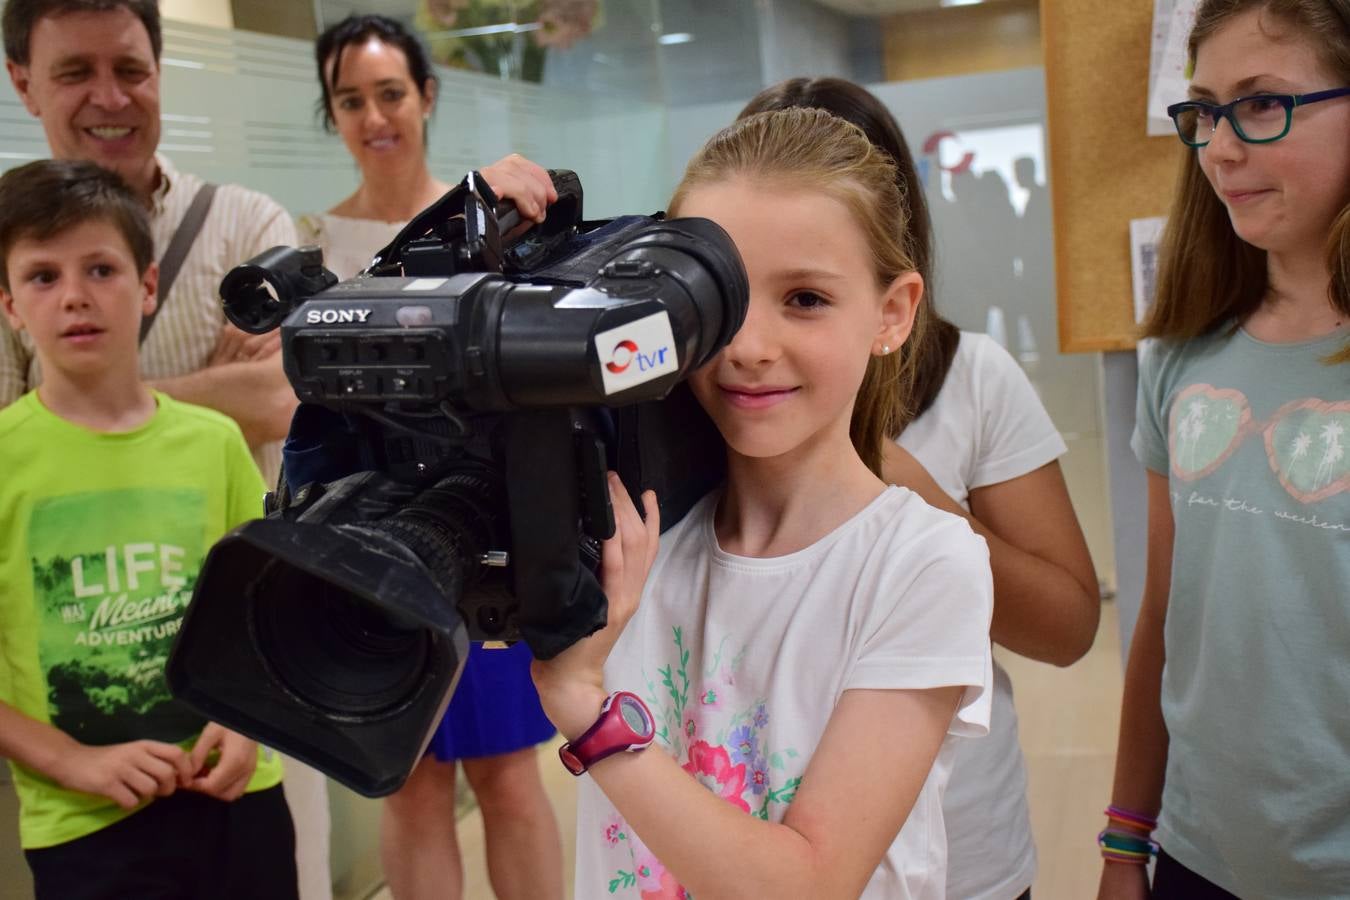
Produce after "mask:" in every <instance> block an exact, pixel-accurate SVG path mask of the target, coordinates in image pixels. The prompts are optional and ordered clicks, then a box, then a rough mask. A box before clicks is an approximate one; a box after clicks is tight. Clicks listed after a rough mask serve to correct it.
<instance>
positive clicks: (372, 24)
mask: <svg viewBox="0 0 1350 900" xmlns="http://www.w3.org/2000/svg"><path fill="white" fill-rule="evenodd" d="M315 59H316V62H317V64H318V70H319V83H320V84H321V85H322V90H323V96H322V98H321V100H320V114H321V115H322V117H323V120H324V124H325V125H326V127H327V128H328V129H329V130H330V131H336V132H337V133H338V134H339V135H340V136H341V137H342V140H343V143H345V144H346V145H347V150H348V151H349V152H350V153H351V155H352V158H353V159H354V160H356V164H357V166H358V167H359V168H360V170H361V183H360V184H359V185H358V186H357V188H356V191H355V192H354V193H352V195H351V196H349V197H347V198H346V199H345V200H343V201H342V202H341V203H339V204H337V205H336V206H334V207H333V208H332V209H330V210H329V211H328V212H327V213H323V214H321V215H313V216H304V217H302V218H301V219H300V222H299V231H300V235H301V239H302V240H304V241H306V242H309V243H316V244H319V245H320V246H321V247H323V250H324V261H325V264H326V265H327V266H328V268H329V269H331V270H332V271H334V272H335V273H336V274H337V275H338V276H340V277H342V278H350V277H351V276H352V275H354V274H356V273H357V272H358V271H360V270H361V269H363V268H365V266H366V265H367V264H368V263H369V261H370V258H371V256H372V255H373V254H374V253H375V252H376V251H378V250H379V249H380V248H381V247H383V246H384V245H385V244H387V243H388V242H389V241H390V240H391V239H392V238H393V237H394V235H395V234H396V233H397V232H398V231H399V229H401V228H402V227H403V225H404V224H405V223H406V222H407V220H408V219H410V218H412V216H413V215H415V214H416V213H418V212H420V211H421V210H422V209H424V208H426V207H427V206H428V205H430V204H431V203H432V202H433V201H435V200H436V199H438V198H439V197H440V196H441V195H442V194H444V193H445V192H446V191H447V190H449V188H450V185H449V184H447V183H446V182H444V181H441V180H440V179H438V178H436V177H435V176H434V175H432V173H431V170H430V169H429V168H428V166H427V155H426V140H427V123H428V121H429V120H430V118H431V114H432V109H433V108H434V106H435V103H436V88H437V84H438V81H437V78H436V74H435V72H434V70H433V68H432V64H431V61H430V60H429V58H428V57H427V54H426V51H425V49H424V48H423V47H422V44H421V43H420V42H419V41H418V39H417V38H416V37H415V36H414V35H413V34H412V33H410V32H409V31H408V30H407V29H405V28H404V27H403V26H402V25H401V24H399V23H398V22H396V21H394V20H393V19H389V18H386V17H384V16H374V15H364V16H349V17H348V18H346V19H344V20H343V21H341V22H339V23H337V24H336V25H334V26H332V27H331V28H329V29H328V30H326V31H325V32H324V33H323V34H322V35H320V37H319V40H318V43H317V45H316V47H315ZM481 171H482V174H483V176H484V178H485V179H486V181H487V182H488V184H489V185H490V186H491V187H492V189H493V190H494V191H495V192H496V193H497V195H498V196H499V197H503V198H508V199H510V200H512V201H513V202H514V203H515V204H516V206H517V208H518V209H519V210H520V212H521V214H522V215H523V216H524V217H525V218H527V219H533V220H539V219H542V218H543V215H544V210H545V208H546V207H547V205H548V203H550V202H552V201H553V200H556V199H557V195H556V193H555V192H554V190H553V186H552V182H551V181H550V180H549V177H548V173H547V172H545V171H544V170H543V169H542V168H540V167H539V166H537V165H535V164H534V163H532V162H529V161H528V160H526V159H524V158H522V157H520V156H514V155H513V156H509V157H507V158H505V159H503V160H500V161H498V162H497V163H494V164H493V165H491V166H488V167H487V168H485V169H482V170H481ZM529 670H530V654H529V648H528V647H526V645H525V644H523V643H520V644H517V645H515V646H514V647H513V648H511V649H509V650H484V649H483V648H482V647H481V646H478V645H474V646H473V647H472V649H471V650H470V652H469V658H468V662H467V663H466V664H465V668H464V673H463V675H462V676H461V678H460V682H459V686H458V689H457V690H456V691H455V695H454V697H453V698H452V700H451V702H450V706H449V708H448V709H447V710H446V714H445V718H444V720H443V721H442V722H441V724H440V726H439V728H438V729H437V731H436V733H435V735H434V736H433V737H432V740H431V744H430V746H429V747H428V753H427V755H426V756H425V757H424V758H423V760H422V761H421V762H420V763H419V764H418V765H417V767H416V768H415V769H414V770H413V772H412V775H411V776H410V777H409V778H408V781H407V783H405V784H404V786H403V787H402V788H401V789H400V790H399V791H398V792H396V793H395V794H393V795H392V796H390V797H388V798H387V799H386V801H385V804H384V814H383V817H382V820H381V827H380V849H381V857H382V860H383V863H384V871H385V877H386V878H387V880H388V883H389V887H390V890H391V891H392V892H393V895H394V896H395V897H396V898H398V900H409V898H413V900H416V898H431V897H435V898H438V900H439V898H458V897H460V896H461V895H462V893H463V872H462V866H461V862H460V854H459V844H458V841H457V839H456V835H455V762H456V761H459V762H460V764H461V765H462V767H463V769H464V775H465V778H466V779H467V780H468V782H469V786H470V787H471V788H472V789H473V792H474V795H475V797H476V798H477V800H478V806H479V809H480V810H481V811H482V814H483V828H484V831H485V833H486V838H487V864H488V875H489V878H490V879H491V882H492V887H493V890H494V891H495V893H496V895H497V896H498V897H499V898H504V900H505V898H520V900H524V898H530V900H541V898H542V900H550V898H561V897H562V843H561V840H560V838H559V834H558V826H557V822H556V821H555V820H554V816H553V810H552V808H551V806H550V805H549V801H548V797H547V795H546V794H545V793H544V788H543V783H542V781H541V780H540V776H539V767H538V762H537V759H536V752H535V745H536V744H538V743H540V742H542V741H545V740H548V739H549V738H550V737H552V736H553V733H554V730H553V725H552V724H551V723H550V722H549V721H548V719H547V718H546V717H545V716H544V714H543V711H542V710H541V709H540V706H539V698H538V695H537V694H536V693H535V689H534V685H533V683H532V682H531V681H530V671H529ZM522 861H526V862H525V864H522Z"/></svg>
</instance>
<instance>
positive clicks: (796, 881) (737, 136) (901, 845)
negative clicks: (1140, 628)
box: [533, 110, 992, 900]
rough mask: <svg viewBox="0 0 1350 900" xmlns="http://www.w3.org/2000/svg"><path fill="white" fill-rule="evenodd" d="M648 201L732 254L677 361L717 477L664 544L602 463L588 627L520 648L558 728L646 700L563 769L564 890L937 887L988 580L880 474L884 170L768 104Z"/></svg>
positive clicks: (915, 319)
mask: <svg viewBox="0 0 1350 900" xmlns="http://www.w3.org/2000/svg"><path fill="white" fill-rule="evenodd" d="M671 209H672V213H673V214H675V215H688V216H702V217H705V218H709V219H711V220H713V221H714V222H716V223H718V224H719V225H721V226H722V227H723V228H725V229H726V230H727V232H728V233H729V234H730V236H731V238H732V239H733V241H734V242H735V244H736V246H737V249H738V250H739V251H740V254H741V256H742V258H743V260H744V262H745V267H746V271H747V273H748V276H749V284H750V306H749V311H748V314H747V317H746V320H745V323H744V325H743V326H742V327H741V329H740V331H739V332H738V333H737V334H736V336H735V337H734V338H733V340H732V341H731V343H730V344H729V345H728V346H727V347H726V348H724V349H723V350H722V352H721V353H719V354H718V356H717V357H715V358H714V359H713V361H711V362H710V363H708V364H707V365H706V366H704V367H703V368H702V369H700V370H698V371H697V372H695V373H694V374H693V375H692V376H691V386H692V388H693V390H694V394H695V396H696V397H697V398H698V400H699V402H700V404H701V405H702V406H703V408H704V409H705V410H707V412H708V413H709V414H710V416H711V418H712V419H713V421H714V422H715V423H716V425H717V427H718V429H719V431H720V432H721V433H722V435H723V437H724V438H725V440H726V443H727V463H728V477H727V480H726V482H725V484H724V486H723V487H722V488H721V489H720V490H717V491H714V492H713V493H712V494H710V495H709V496H708V497H706V498H704V499H703V500H702V501H701V502H700V503H699V504H697V505H696V506H695V508H694V509H693V510H691V511H690V512H689V514H688V515H686V516H685V517H684V519H682V520H681V521H680V522H679V523H677V524H676V525H675V526H674V527H673V528H671V529H670V530H669V531H668V532H667V533H666V534H664V535H662V536H661V537H660V540H659V542H658V539H657V535H658V530H659V523H658V522H657V513H656V503H655V499H654V498H653V497H652V496H651V495H650V494H647V495H646V496H645V497H644V498H643V499H644V504H645V506H646V520H645V522H644V521H643V519H642V518H640V517H639V515H638V513H637V511H636V510H635V509H634V507H633V504H632V502H631V501H630V500H629V499H628V495H627V493H626V491H624V490H623V489H622V487H621V486H620V485H618V484H617V478H616V477H612V480H611V496H612V499H613V502H614V505H615V511H616V519H617V521H618V530H617V532H616V535H615V537H613V538H612V539H611V540H609V541H608V542H607V543H606V544H605V548H604V556H603V562H602V573H601V574H602V580H603V583H604V587H605V592H606V594H607V596H608V598H609V604H610V606H609V623H608V625H607V626H606V627H605V628H604V629H603V630H601V631H600V632H597V633H596V634H594V635H592V636H590V637H588V638H586V639H584V640H582V641H579V642H578V643H577V644H575V645H573V646H572V647H571V648H569V649H568V650H567V651H565V652H563V653H562V654H560V655H559V656H558V657H556V658H554V659H552V660H549V661H547V662H540V661H536V662H535V663H534V664H533V672H534V678H535V683H536V685H537V686H538V687H539V693H540V699H541V701H542V702H543V705H544V709H545V711H546V712H547V713H548V715H549V717H550V718H551V719H552V720H553V721H554V723H555V724H556V725H557V726H558V727H559V730H560V731H561V732H562V733H563V735H564V736H565V737H566V738H568V740H569V741H574V740H576V739H577V738H578V737H579V736H580V735H582V734H583V733H584V732H586V731H587V729H588V728H589V727H590V726H591V725H592V723H593V722H595V721H596V718H597V714H599V713H600V710H601V706H602V702H603V701H604V700H605V698H606V695H607V694H609V692H610V691H614V690H627V691H631V692H633V693H635V694H638V695H639V696H640V697H641V698H643V699H644V700H645V701H646V704H647V705H648V707H649V709H650V711H651V714H652V718H653V719H654V721H655V730H656V740H657V744H658V745H657V746H652V747H649V748H648V749H647V750H646V751H645V752H640V753H634V754H628V753H619V754H617V755H612V756H609V757H607V758H604V759H602V760H600V761H598V762H596V763H595V764H594V766H593V767H592V768H590V770H589V773H588V774H587V775H585V776H583V779H582V781H581V783H580V787H579V796H578V831H577V875H576V893H575V895H576V896H577V897H579V898H581V897H586V898H590V897H601V896H609V895H614V896H633V897H642V898H654V897H671V898H674V897H683V896H685V895H686V892H687V893H688V894H692V895H693V896H696V897H698V898H700V900H714V898H719V897H812V898H830V897H858V896H860V895H861V896H863V897H867V898H877V900H879V898H930V900H936V898H940V897H942V895H943V884H944V879H945V838H944V832H943V828H942V813H941V803H940V795H941V791H942V787H943V784H944V782H945V781H946V777H947V771H948V768H949V765H950V755H951V742H950V741H949V740H948V736H949V735H957V734H967V735H977V734H981V733H983V732H984V731H985V730H986V728H987V725H988V716H989V699H988V697H989V695H988V691H987V687H988V684H989V681H990V678H991V672H990V653H989V651H990V648H989V638H988V629H989V615H990V609H991V605H992V597H991V594H992V588H991V583H990V575H989V570H988V556H987V553H986V551H985V548H984V546H983V542H982V541H981V540H980V539H979V538H977V537H976V536H975V535H973V534H972V533H971V531H970V529H969V527H968V526H967V525H966V524H965V523H964V522H962V521H961V520H960V519H959V518H957V517H955V516H951V515H949V514H946V513H942V512H939V511H937V510H934V509H933V508H931V507H930V506H928V505H927V504H926V503H924V502H923V501H922V499H921V498H919V497H918V496H917V495H916V494H914V493H912V492H911V491H909V490H906V489H903V488H894V487H891V488H888V487H887V486H886V485H885V484H884V482H883V481H882V480H881V478H880V477H879V474H878V473H879V472H880V468H881V457H882V449H883V445H884V444H885V443H886V442H887V441H888V439H889V438H890V436H891V435H893V434H894V433H895V430H896V423H897V420H898V417H899V416H900V414H901V406H902V398H904V397H905V396H907V381H908V380H909V379H910V378H912V376H913V371H912V367H911V366H910V365H909V364H908V361H907V360H906V359H904V358H902V357H901V356H900V355H899V354H898V353H897V351H898V350H899V348H900V347H901V345H902V344H903V343H904V341H905V339H906V338H907V337H909V336H910V335H911V333H912V332H913V331H915V330H921V329H922V328H923V326H924V324H925V323H924V311H923V308H922V307H921V306H920V305H919V298H920V295H921V294H922V290H923V284H922V282H923V279H922V277H921V276H919V275H918V274H917V273H916V272H915V271H914V266H913V263H912V261H911V259H910V258H909V255H908V254H907V253H906V248H905V244H904V239H903V236H904V234H905V227H906V223H905V219H904V211H903V206H902V203H901V199H900V194H899V191H898V190H897V188H896V185H895V171H894V167H893V166H892V165H891V163H890V161H889V160H887V159H886V158H885V157H884V156H883V155H882V154H881V153H879V152H878V151H877V150H875V149H874V148H873V147H872V146H871V144H870V143H869V142H868V141H867V138H866V137H865V136H864V135H863V134H862V132H860V131H859V130H858V129H857V128H855V127H854V126H852V125H849V124H848V123H845V122H843V121H842V120H840V119H837V118H835V117H833V116H830V115H828V114H826V113H823V112H820V111H816V110H788V111H783V112H776V113H769V114H765V115H762V116H754V117H751V118H750V119H747V120H745V121H743V122H740V123H738V124H736V125H734V126H732V127H731V128H728V129H726V130H725V131H723V132H721V133H720V134H718V135H717V136H715V137H714V138H713V139H712V140H711V141H710V142H709V143H708V145H707V146H705V147H704V149H703V150H702V151H701V152H700V153H699V154H698V155H697V156H696V157H695V158H694V160H693V161H692V162H691V163H690V164H689V167H688V169H687V170H686V173H685V177H684V180H683V181H682V183H681V185H680V187H679V188H678V189H677V191H676V195H675V198H674V200H673V201H672V203H671ZM658 544H659V550H658ZM649 570H650V574H649ZM644 585H645V587H644ZM639 598H640V599H641V602H640V603H639Z"/></svg>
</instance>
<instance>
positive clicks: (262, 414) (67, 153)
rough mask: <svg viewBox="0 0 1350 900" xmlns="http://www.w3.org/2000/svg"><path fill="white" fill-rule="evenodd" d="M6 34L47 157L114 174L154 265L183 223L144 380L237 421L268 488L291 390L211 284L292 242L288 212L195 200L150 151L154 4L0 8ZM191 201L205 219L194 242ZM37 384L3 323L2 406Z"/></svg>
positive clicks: (155, 115) (197, 186)
mask: <svg viewBox="0 0 1350 900" xmlns="http://www.w3.org/2000/svg"><path fill="white" fill-rule="evenodd" d="M3 29H4V42H5V65H6V68H7V69H8V71H9V77H10V80H11V81H12V82H13V84H14V89H15V91H16V92H17V93H18V95H19V97H20V99H21V100H22V101H23V104H24V106H25V107H26V108H27V109H28V111H29V112H30V113H32V114H33V115H34V116H35V117H37V118H38V119H39V120H40V121H41V123H42V127H43V130H44V131H45V132H46V136H47V144H48V146H49V147H50V148H51V152H52V156H54V157H56V158H57V159H83V160H89V161H91V162H95V163H98V164H99V165H101V166H103V167H104V168H108V169H112V170H113V171H115V172H117V173H118V174H119V175H121V176H122V177H123V179H125V180H126V182H127V183H128V184H129V185H130V186H131V188H132V190H134V191H135V192H136V194H137V195H138V196H139V197H140V198H141V199H142V200H143V202H144V203H145V205H146V208H147V210H148V211H149V213H150V220H151V226H152V231H153V234H154V240H155V256H156V259H158V260H160V262H161V264H162V265H163V264H164V263H165V262H167V260H166V251H167V250H168V248H169V246H170V243H171V242H172V240H173V238H174V236H175V234H176V233H177V232H179V230H180V227H181V228H183V230H184V231H185V232H187V234H185V235H184V236H183V238H182V240H183V241H185V242H186V243H187V246H188V248H189V249H188V250H187V252H186V255H185V256H183V257H182V264H181V268H180V269H179V271H178V274H177V277H176V278H175V279H174V280H173V282H172V286H171V287H170V288H169V290H168V292H167V294H166V295H164V296H161V298H160V303H159V305H160V308H161V312H160V313H159V314H158V316H157V317H156V318H155V319H154V320H153V326H152V327H151V328H150V330H149V332H148V333H147V334H146V335H145V337H144V340H143V344H142V347H141V373H142V375H143V376H144V377H145V378H146V379H147V381H149V382H150V383H151V384H152V385H153V386H154V387H155V388H157V389H159V390H162V391H164V392H165V393H167V394H169V395H170V396H172V397H174V398H176V399H179V400H185V401H187V402H190V403H197V404H200V405H202V406H208V407H211V408H213V409H216V410H219V411H220V412H223V413H225V414H227V415H229V416H230V417H231V418H233V419H234V420H235V421H236V422H238V423H239V426H240V428H241V429H242V430H243V432H244V437H245V438H246V439H247V440H248V443H249V446H250V448H251V449H252V450H253V453H254V458H255V460H256V461H257V462H258V464H259V467H260V468H261V469H262V472H263V476H264V478H265V479H266V480H267V481H268V482H272V481H274V480H275V478H276V474H277V466H278V464H279V461H280V443H279V442H280V440H281V438H283V437H284V436H285V434H286V429H287V427H288V425H289V422H290V415H291V412H292V410H293V409H294V406H295V402H296V401H295V395H294V393H293V391H292V390H291V388H290V385H289V384H288V383H287V382H286V378H285V376H284V375H283V373H282V370H281V356H280V353H279V345H278V343H277V339H276V336H275V335H270V336H264V337H261V338H258V337H249V336H247V335H244V334H243V333H242V332H240V331H238V330H237V329H235V328H234V327H233V326H231V325H229V323H227V322H226V321H225V319H224V316H223V314H222V311H221V306H220V301H219V299H218V297H217V287H218V286H219V284H220V279H221V278H222V277H223V276H224V274H225V273H226V272H227V271H228V270H229V269H230V268H231V267H232V266H234V265H237V264H238V263H241V262H243V261H245V260H247V259H248V258H250V257H252V256H254V255H256V254H257V253H259V252H261V251H263V250H265V249H267V248H269V247H273V246H276V245H277V244H294V243H295V240H296V239H295V229H294V225H293V223H292V222H291V219H290V216H289V215H287V213H286V211H285V210H284V209H282V208H281V207H280V206H279V205H278V204H277V203H275V202H274V201H273V200H271V199H270V198H268V197H265V196H263V195H262V194H259V193H256V192H254V191H249V190H245V189H244V188H241V187H239V186H237V185H222V186H220V187H219V188H218V189H216V190H215V192H214V196H213V197H210V198H209V199H208V198H207V197H202V198H200V200H199V199H198V195H199V191H200V190H201V189H202V187H203V182H202V180H201V179H199V178H197V177H195V176H193V175H190V174H188V173H185V172H179V171H178V170H176V169H175V168H174V167H173V165H172V164H171V163H170V162H169V160H168V159H166V158H165V157H164V156H163V155H160V154H158V153H156V148H157V147H158V145H159V137H160V109H159V76H160V67H159V57H160V50H161V46H162V38H161V34H160V22H159V8H158V4H157V3H156V2H154V0H8V2H6V3H5V8H4V19H3ZM194 200H197V201H198V202H199V203H200V204H201V205H205V207H206V210H207V211H206V213H205V216H204V218H202V219H201V220H200V225H199V226H198V228H199V230H197V232H196V234H195V237H193V236H192V234H191V230H192V229H191V227H190V226H191V224H192V221H191V220H192V219H193V218H196V217H195V216H189V210H190V208H191V207H192V206H193V204H194ZM207 204H209V205H207ZM185 222H186V223H187V225H186V226H185V224H184V223H185ZM189 238H192V239H191V240H189ZM165 268H167V267H165ZM40 379H41V372H40V371H39V369H38V365H37V361H36V358H35V356H34V354H33V350H32V346H31V343H30V342H29V341H27V340H26V339H25V338H23V337H22V336H20V335H18V334H16V333H14V332H13V331H12V330H10V329H8V328H6V327H4V326H3V325H0V406H4V405H6V404H9V403H12V402H13V401H14V400H16V399H17V398H18V397H19V396H20V395H21V394H23V393H24V392H25V391H26V390H28V389H30V388H32V387H34V386H35V385H36V384H37V383H38V382H39V381H40Z"/></svg>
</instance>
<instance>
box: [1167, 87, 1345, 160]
mask: <svg viewBox="0 0 1350 900" xmlns="http://www.w3.org/2000/svg"><path fill="white" fill-rule="evenodd" d="M1347 95H1350V87H1343V88H1335V89H1333V90H1330V91H1318V92H1317V93H1315V94H1257V95H1255V96H1252V97H1239V98H1237V99H1236V100H1234V101H1233V102H1232V103H1225V104H1224V105H1223V106H1216V105H1215V104H1213V103H1205V102H1204V101H1203V100H1187V101H1186V102H1185V103H1173V104H1172V105H1171V106H1169V107H1167V114H1168V115H1169V116H1171V117H1172V122H1173V123H1175V124H1176V126H1177V134H1178V135H1179V136H1180V137H1181V141H1182V143H1184V144H1185V145H1186V146H1188V147H1203V146H1205V145H1206V144H1208V143H1209V140H1210V138H1211V137H1213V136H1214V129H1216V128H1218V127H1219V121H1220V120H1221V119H1227V120H1228V124H1229V125H1231V126H1233V133H1234V134H1236V135H1237V136H1238V137H1239V138H1241V139H1242V140H1244V141H1246V142H1247V143H1249V144H1269V143H1270V142H1271V141H1278V140H1279V139H1280V138H1282V137H1284V136H1285V135H1286V134H1288V133H1289V128H1290V126H1291V125H1292V124H1293V121H1294V107H1296V106H1307V105H1308V104H1309V103H1321V102H1322V101H1323V100H1331V99H1334V98H1336V97H1345V96H1347Z"/></svg>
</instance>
